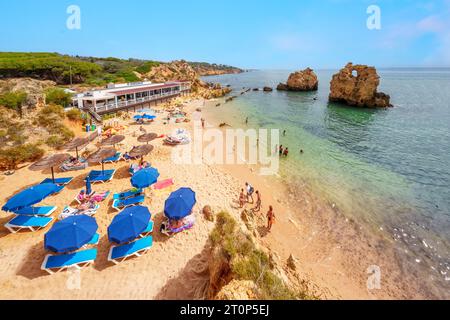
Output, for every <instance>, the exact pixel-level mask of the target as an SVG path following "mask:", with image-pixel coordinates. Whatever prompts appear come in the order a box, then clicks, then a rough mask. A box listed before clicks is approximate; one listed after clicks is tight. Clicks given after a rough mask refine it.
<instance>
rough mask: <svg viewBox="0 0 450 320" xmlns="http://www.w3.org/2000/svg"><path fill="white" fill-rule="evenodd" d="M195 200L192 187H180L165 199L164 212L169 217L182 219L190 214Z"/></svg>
mask: <svg viewBox="0 0 450 320" xmlns="http://www.w3.org/2000/svg"><path fill="white" fill-rule="evenodd" d="M196 202H197V200H196V198H195V192H194V191H193V190H192V189H190V188H181V189H179V190H177V191H175V192H173V193H172V194H171V195H170V196H169V198H168V199H167V200H166V203H165V205H164V214H165V215H166V217H167V218H169V219H173V220H180V219H183V218H184V217H187V216H188V215H190V214H191V212H192V208H193V207H194V205H195V203H196Z"/></svg>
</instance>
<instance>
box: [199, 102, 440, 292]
mask: <svg viewBox="0 0 450 320" xmlns="http://www.w3.org/2000/svg"><path fill="white" fill-rule="evenodd" d="M210 108H214V107H213V106H212V105H211V106H210ZM208 117H209V118H208V120H210V121H212V122H213V123H214V125H213V127H218V124H219V123H221V119H220V116H218V115H216V114H214V113H209V114H208ZM222 120H223V119H222ZM222 167H223V168H221V169H222V170H223V171H224V172H226V173H227V174H231V175H232V176H233V177H234V178H235V179H237V180H239V181H241V183H240V184H241V185H242V186H243V185H244V182H245V181H249V182H250V183H251V184H252V185H253V186H254V187H255V190H258V189H260V190H263V193H262V194H263V210H262V211H261V213H262V214H264V215H265V212H266V211H267V207H268V204H272V205H273V206H274V211H275V212H276V213H278V215H277V217H278V223H276V224H275V225H274V228H273V230H272V232H271V234H269V235H267V234H264V233H263V234H262V236H261V238H260V241H261V243H262V244H264V246H266V247H268V248H269V249H271V250H274V251H275V252H277V253H278V254H279V255H280V256H281V259H282V261H287V259H288V258H289V256H290V255H291V254H292V255H293V256H294V257H295V258H297V259H298V260H299V263H298V266H299V268H300V270H301V271H300V272H299V273H300V274H301V275H303V276H305V279H306V280H307V281H308V280H310V281H312V282H313V283H314V285H316V286H318V287H319V288H321V289H322V293H323V294H324V296H323V297H324V298H326V299H429V298H445V295H444V296H442V293H440V292H435V291H434V290H433V288H427V287H426V286H425V285H424V284H422V283H418V281H417V280H418V279H419V278H420V276H419V274H418V272H417V270H415V269H414V268H413V265H410V264H409V263H411V262H409V261H405V260H404V259H403V260H401V258H400V249H399V248H396V247H394V246H393V245H392V242H393V240H392V238H390V237H389V235H388V234H387V233H384V231H383V230H372V229H370V230H369V229H368V228H367V226H364V225H362V224H361V223H358V222H356V221H354V220H352V219H349V218H348V217H346V216H345V215H344V214H343V213H341V212H340V211H339V209H338V208H337V207H334V206H333V205H332V204H331V203H327V201H326V200H325V199H320V198H319V197H318V196H317V195H316V194H314V193H313V192H312V191H311V190H310V188H309V187H308V185H307V183H306V182H305V181H302V182H301V184H302V185H303V187H304V188H303V190H299V189H297V188H296V187H297V186H293V185H287V184H286V182H283V181H281V179H279V178H273V179H264V178H263V177H260V176H258V175H257V174H255V172H256V170H255V169H254V168H252V166H246V167H245V166H237V167H239V168H236V166H235V167H233V166H225V167H224V166H222ZM268 180H270V181H268ZM268 185H269V186H271V187H270V188H268V187H267V186H268ZM272 186H275V187H272ZM274 190H275V191H274ZM267 195H269V197H267ZM265 200H266V201H265ZM267 200H268V201H267ZM268 202H269V203H268ZM264 203H265V204H264ZM293 208H295V209H293ZM280 213H281V214H280ZM377 231H378V232H377ZM356 244H358V245H356ZM372 266H379V267H380V269H381V273H382V277H381V289H375V290H369V289H368V288H367V281H368V278H369V276H370V273H368V271H370V270H369V268H371V267H372Z"/></svg>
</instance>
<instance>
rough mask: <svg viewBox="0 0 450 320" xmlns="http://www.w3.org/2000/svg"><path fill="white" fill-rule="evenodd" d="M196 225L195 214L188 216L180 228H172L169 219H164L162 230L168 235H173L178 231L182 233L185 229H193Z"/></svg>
mask: <svg viewBox="0 0 450 320" xmlns="http://www.w3.org/2000/svg"><path fill="white" fill-rule="evenodd" d="M194 225H195V217H194V216H192V215H191V216H188V217H186V218H185V219H184V224H183V226H181V227H180V228H176V229H174V228H171V227H170V223H169V221H168V220H166V221H164V222H163V223H162V224H161V229H160V232H161V233H162V234H164V235H166V236H168V237H171V236H173V235H175V234H177V233H181V232H183V231H186V230H189V229H192V228H193V227H194Z"/></svg>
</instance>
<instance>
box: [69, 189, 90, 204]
mask: <svg viewBox="0 0 450 320" xmlns="http://www.w3.org/2000/svg"><path fill="white" fill-rule="evenodd" d="M94 194H95V191H92V192H91V193H90V194H88V195H87V196H88V197H92V196H93V195H94ZM84 196H86V195H84ZM73 200H74V201H76V202H78V203H79V204H81V203H82V200H83V198H82V195H81V191H80V192H79V193H78V194H77V195H76V196H75V198H74V199H73Z"/></svg>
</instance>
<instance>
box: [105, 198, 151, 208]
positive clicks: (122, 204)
mask: <svg viewBox="0 0 450 320" xmlns="http://www.w3.org/2000/svg"><path fill="white" fill-rule="evenodd" d="M144 201H145V196H137V197H133V198H128V199H125V200H114V202H113V204H112V207H113V208H114V209H116V210H117V211H121V210H122V209H125V208H128V207H133V206H137V205H140V204H141V203H143V202H144Z"/></svg>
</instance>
